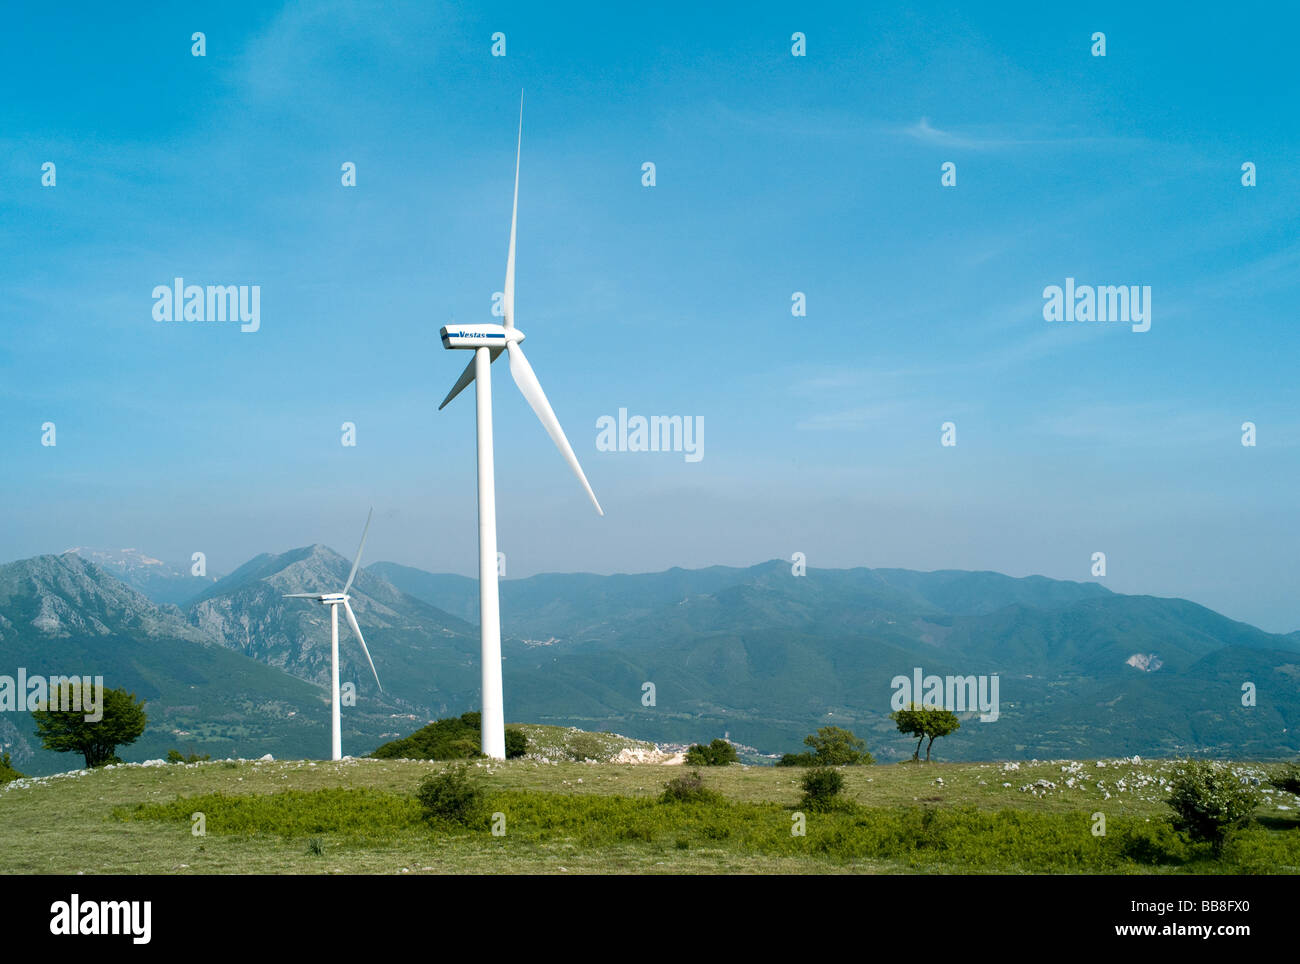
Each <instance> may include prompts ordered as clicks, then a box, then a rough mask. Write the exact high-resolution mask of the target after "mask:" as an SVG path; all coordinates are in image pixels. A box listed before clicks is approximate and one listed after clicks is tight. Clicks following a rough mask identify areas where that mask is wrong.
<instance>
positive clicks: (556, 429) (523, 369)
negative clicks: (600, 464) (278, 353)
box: [506, 341, 605, 515]
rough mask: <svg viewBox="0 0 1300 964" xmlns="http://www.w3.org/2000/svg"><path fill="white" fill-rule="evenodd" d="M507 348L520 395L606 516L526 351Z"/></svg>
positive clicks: (511, 346)
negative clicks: (521, 394) (525, 353)
mask: <svg viewBox="0 0 1300 964" xmlns="http://www.w3.org/2000/svg"><path fill="white" fill-rule="evenodd" d="M506 347H507V349H508V350H509V352H510V374H511V375H513V376H514V379H515V384H516V385H518V386H519V391H520V392H522V393H523V396H524V398H525V399H526V400H527V401H528V404H529V405H531V406H532V407H533V411H534V412H536V413H537V417H538V418H539V419H540V420H541V423H542V427H543V428H545V429H546V433H547V434H548V435H550V437H551V441H553V442H554V443H555V447H556V448H557V449H559V450H560V454H561V455H563V456H564V459H565V461H566V462H568V463H569V468H571V469H573V474H574V475H576V476H577V477H578V481H579V482H581V483H582V487H583V488H584V489H586V490H587V495H588V496H590V497H591V504H592V505H594V506H595V507H596V511H597V512H599V513H600V514H601V515H604V514H605V510H604V509H602V508H601V507H600V503H599V502H597V501H596V493H595V492H592V491H591V485H590V484H589V483H588V482H587V477H586V476H585V475H583V473H582V466H581V465H579V464H578V457H577V456H576V455H574V454H573V446H571V445H570V444H569V440H568V439H567V438H565V437H564V429H562V428H561V427H560V420H559V419H558V418H556V417H555V412H554V410H553V409H552V408H551V403H550V402H548V401H547V400H546V393H545V392H543V391H542V385H541V382H539V381H538V380H537V375H536V373H535V372H534V371H533V366H532V365H530V364H528V359H527V358H525V357H524V350H523V349H522V348H520V347H519V343H518V342H515V341H512V342H510V343H509V344H508V345H507V346H506Z"/></svg>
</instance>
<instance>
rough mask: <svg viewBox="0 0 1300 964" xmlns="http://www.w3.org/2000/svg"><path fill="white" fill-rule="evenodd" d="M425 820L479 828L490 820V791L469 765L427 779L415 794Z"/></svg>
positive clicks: (452, 768) (455, 767) (459, 766)
mask: <svg viewBox="0 0 1300 964" xmlns="http://www.w3.org/2000/svg"><path fill="white" fill-rule="evenodd" d="M415 799H416V800H418V801H419V803H420V807H421V809H422V810H423V811H424V816H425V819H427V820H430V821H434V822H437V821H444V822H446V823H454V824H460V825H461V826H465V827H477V826H481V825H482V824H485V823H486V822H487V819H488V812H487V792H486V791H485V790H484V789H483V784H482V782H481V781H480V780H479V778H478V777H477V776H474V775H471V773H470V772H469V768H468V767H467V766H466V765H465V764H463V763H462V764H459V765H458V766H451V767H448V768H447V769H445V770H443V771H442V772H441V773H435V774H432V775H431V776H428V777H425V778H424V780H422V781H421V782H420V785H419V787H417V788H416V791H415Z"/></svg>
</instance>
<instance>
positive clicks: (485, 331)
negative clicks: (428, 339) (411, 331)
mask: <svg viewBox="0 0 1300 964" xmlns="http://www.w3.org/2000/svg"><path fill="white" fill-rule="evenodd" d="M439 335H440V336H441V337H442V347H443V348H469V349H477V348H490V349H492V350H493V351H501V350H502V349H504V348H506V347H507V346H508V345H510V344H518V343H519V342H521V341H523V340H524V333H523V332H522V331H520V330H519V329H518V328H514V327H509V328H507V327H506V326H505V325H456V324H451V325H443V327H442V330H441V331H440V332H439Z"/></svg>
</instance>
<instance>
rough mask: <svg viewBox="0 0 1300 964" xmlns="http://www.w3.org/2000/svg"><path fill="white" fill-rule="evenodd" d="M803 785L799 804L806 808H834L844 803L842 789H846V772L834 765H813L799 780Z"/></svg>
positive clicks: (815, 809) (821, 809) (824, 809)
mask: <svg viewBox="0 0 1300 964" xmlns="http://www.w3.org/2000/svg"><path fill="white" fill-rule="evenodd" d="M799 784H800V786H802V787H803V799H802V800H801V801H800V803H799V805H800V806H801V807H803V809H805V810H814V811H823V812H824V811H826V810H834V809H835V808H836V807H837V806H838V805H840V804H842V803H843V802H845V801H844V798H843V797H841V796H840V791H841V790H843V789H844V774H842V773H840V771H839V770H836V769H834V768H832V767H823V766H818V767H813V768H812V769H810V770H809V771H808V772H807V773H805V774H804V775H803V779H802V780H800V781H799Z"/></svg>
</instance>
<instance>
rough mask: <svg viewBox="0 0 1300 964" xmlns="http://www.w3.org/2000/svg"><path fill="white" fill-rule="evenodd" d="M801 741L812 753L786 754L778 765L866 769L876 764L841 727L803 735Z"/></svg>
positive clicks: (863, 745) (850, 731) (865, 750)
mask: <svg viewBox="0 0 1300 964" xmlns="http://www.w3.org/2000/svg"><path fill="white" fill-rule="evenodd" d="M803 741H804V743H805V744H807V745H808V746H810V747H812V750H810V751H808V752H806V753H787V754H785V755H784V756H782V757H781V759H780V761H778V766H783V767H811V766H826V767H840V766H854V765H857V766H869V765H870V764H872V763H875V762H876V758H875V757H873V756H872V755H871V754H870V753H868V752H867V744H866V742H865V741H864V740H861V739H859V738H858V737H857V736H856V735H854V733H853V731H852V730H846V729H844V728H843V727H839V726H823V727H822V728H821V729H819V730H818V731H817V732H816V733H810V734H808V735H807V736H805V737H804V738H803Z"/></svg>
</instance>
